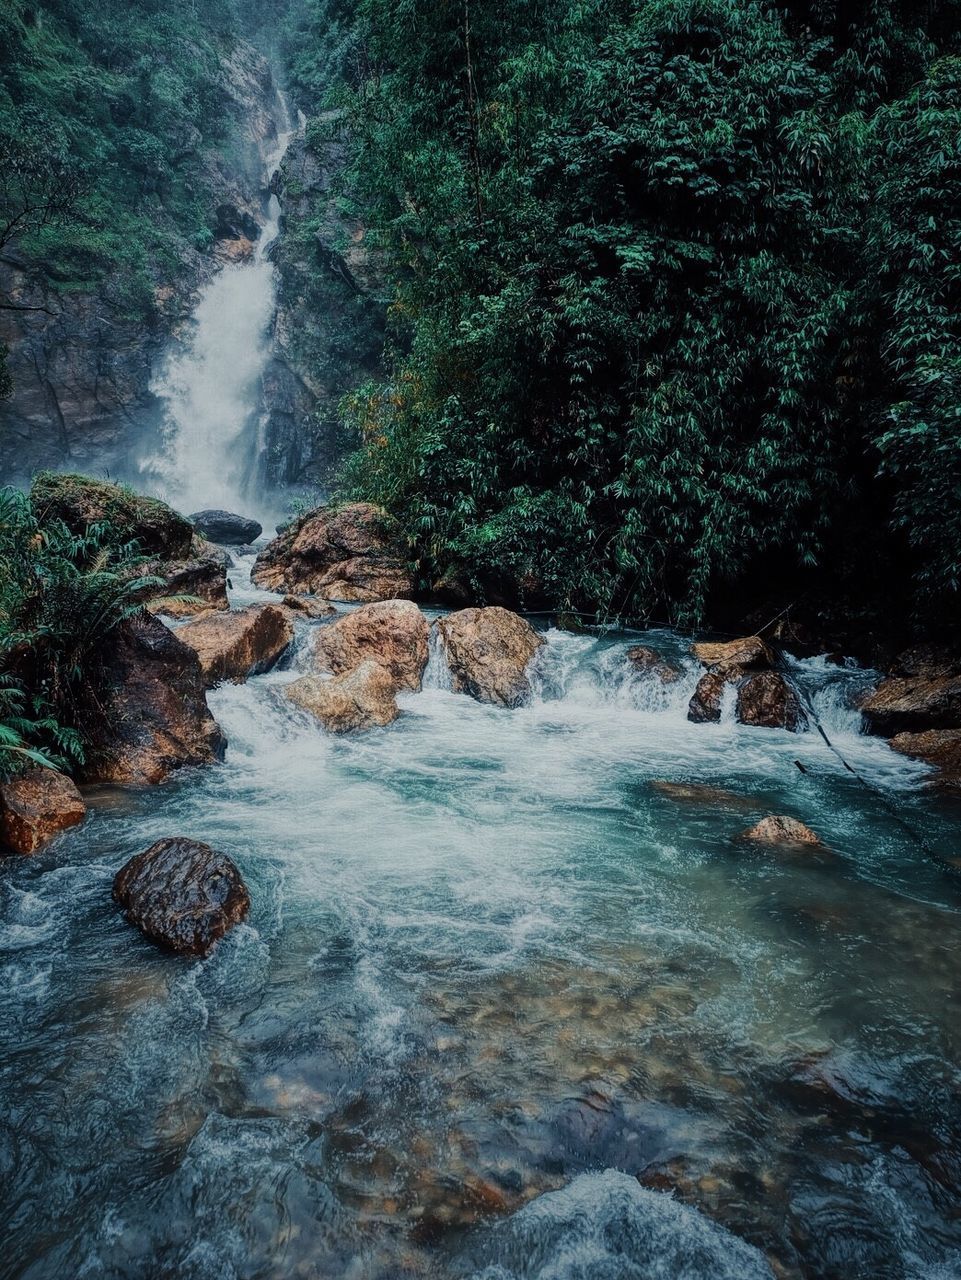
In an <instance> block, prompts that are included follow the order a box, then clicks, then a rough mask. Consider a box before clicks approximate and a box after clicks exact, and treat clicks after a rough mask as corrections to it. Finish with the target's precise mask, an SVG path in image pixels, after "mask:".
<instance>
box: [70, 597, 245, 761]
mask: <svg viewBox="0 0 961 1280" xmlns="http://www.w3.org/2000/svg"><path fill="white" fill-rule="evenodd" d="M103 662H104V671H105V673H106V683H105V687H104V690H103V693H102V694H101V696H100V698H99V700H98V702H97V705H96V706H94V707H92V708H90V710H89V712H88V713H87V715H86V717H85V726H84V727H85V731H86V734H87V737H88V740H89V742H90V748H89V751H88V758H87V762H86V763H85V764H84V766H83V770H82V775H81V776H82V778H83V780H84V781H86V782H107V783H119V784H134V785H137V784H145V783H154V782H161V781H163V779H164V778H166V777H167V776H168V775H169V774H170V773H171V772H172V771H173V770H175V769H179V768H181V767H182V766H184V765H195V764H210V763H211V762H212V761H214V760H219V759H221V758H222V757H223V754H224V748H225V746H226V739H225V738H224V735H223V733H222V732H221V729H220V726H219V725H218V724H217V722H216V721H215V720H214V718H213V716H212V715H211V714H210V709H209V707H208V706H207V699H206V697H205V695H204V681H203V673H202V671H201V668H200V660H199V659H198V657H197V654H196V653H195V651H194V650H193V649H192V648H191V647H190V646H189V645H186V644H184V643H183V641H182V640H179V639H178V638H177V636H176V635H174V633H173V632H172V631H171V630H170V629H169V628H168V627H165V626H164V624H163V623H162V622H161V621H160V620H159V619H157V618H154V617H151V616H150V614H143V615H139V616H137V617H134V618H130V619H128V620H127V621H126V622H124V623H122V624H121V626H119V627H118V628H117V629H116V630H115V631H114V632H113V633H112V635H111V636H110V638H109V642H108V644H107V646H106V648H105V652H104V654H103Z"/></svg>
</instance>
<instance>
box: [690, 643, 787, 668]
mask: <svg viewBox="0 0 961 1280" xmlns="http://www.w3.org/2000/svg"><path fill="white" fill-rule="evenodd" d="M691 652H692V653H693V654H694V656H695V658H697V660H698V662H702V663H703V664H704V666H705V667H740V668H741V669H742V670H755V671H766V670H767V669H768V668H770V667H773V666H774V665H775V658H774V652H773V650H772V649H771V648H770V646H769V645H767V644H766V643H765V642H764V641H763V640H762V639H761V637H760V636H743V637H742V638H741V639H739V640H727V641H725V642H723V643H721V644H714V643H706V642H705V643H701V644H695V645H692V646H691Z"/></svg>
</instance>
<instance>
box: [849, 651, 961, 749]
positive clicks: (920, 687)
mask: <svg viewBox="0 0 961 1280" xmlns="http://www.w3.org/2000/svg"><path fill="white" fill-rule="evenodd" d="M893 671H894V674H893V675H891V676H889V677H888V678H887V679H886V680H882V681H881V683H880V684H879V685H878V687H877V688H876V689H875V690H874V691H873V693H869V694H868V696H867V697H866V698H865V699H864V701H863V702H862V703H861V711H862V713H863V715H864V718H865V721H866V724H867V728H868V731H869V732H870V733H877V734H881V735H882V736H883V737H893V736H894V735H895V734H902V733H923V732H925V731H926V730H928V729H961V660H958V659H957V658H954V657H952V656H951V655H950V654H949V653H947V652H945V651H944V650H942V649H938V648H935V647H934V646H931V645H919V646H917V647H915V648H914V649H909V650H907V651H906V652H905V653H903V654H901V655H899V657H898V659H897V660H896V662H895V664H894V667H893Z"/></svg>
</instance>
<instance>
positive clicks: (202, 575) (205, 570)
mask: <svg viewBox="0 0 961 1280" xmlns="http://www.w3.org/2000/svg"><path fill="white" fill-rule="evenodd" d="M228 564H229V558H228V556H227V553H226V551H224V550H223V548H222V547H217V546H214V544H213V543H212V542H205V541H204V539H203V538H198V537H194V539H193V541H192V542H191V544H190V557H189V559H187V560H170V561H163V560H159V561H156V562H155V563H154V564H151V565H148V566H146V569H145V572H147V573H151V574H153V575H154V576H156V577H158V578H162V579H163V586H162V587H157V588H156V589H155V590H156V595H155V597H154V599H152V600H151V601H150V611H151V612H152V613H165V614H167V615H168V616H169V617H174V618H183V617H189V616H191V615H193V614H195V613H201V612H204V611H206V610H209V609H229V608H230V600H229V599H228V597H227V568H228ZM182 597H186V598H182ZM190 597H193V600H191V599H190ZM195 601H199V603H195Z"/></svg>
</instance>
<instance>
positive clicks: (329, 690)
mask: <svg viewBox="0 0 961 1280" xmlns="http://www.w3.org/2000/svg"><path fill="white" fill-rule="evenodd" d="M286 692H287V697H288V698H289V699H290V700H291V702H294V703H296V705H297V706H298V707H303V709H304V710H305V711H309V712H310V713H311V715H313V716H315V717H316V718H317V719H318V720H319V721H320V722H321V724H322V725H323V726H324V728H325V729H329V730H330V732H331V733H347V732H348V731H349V730H351V729H368V728H371V727H372V726H374V725H387V724H390V723H391V722H392V721H394V720H396V719H397V717H398V715H399V714H400V711H399V708H398V706H397V702H396V699H395V694H396V692H397V685H396V683H395V681H394V677H393V676H392V675H391V674H390V672H389V671H386V670H385V669H384V668H383V667H381V666H378V664H377V663H376V662H372V661H370V660H368V661H366V662H362V663H361V664H360V666H359V667H356V668H355V669H354V670H353V671H349V672H348V673H347V674H346V675H342V676H335V677H334V678H333V679H332V680H325V679H323V678H322V677H321V676H304V677H303V679H301V680H296V681H294V683H293V684H291V685H288V686H287V690H286Z"/></svg>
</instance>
